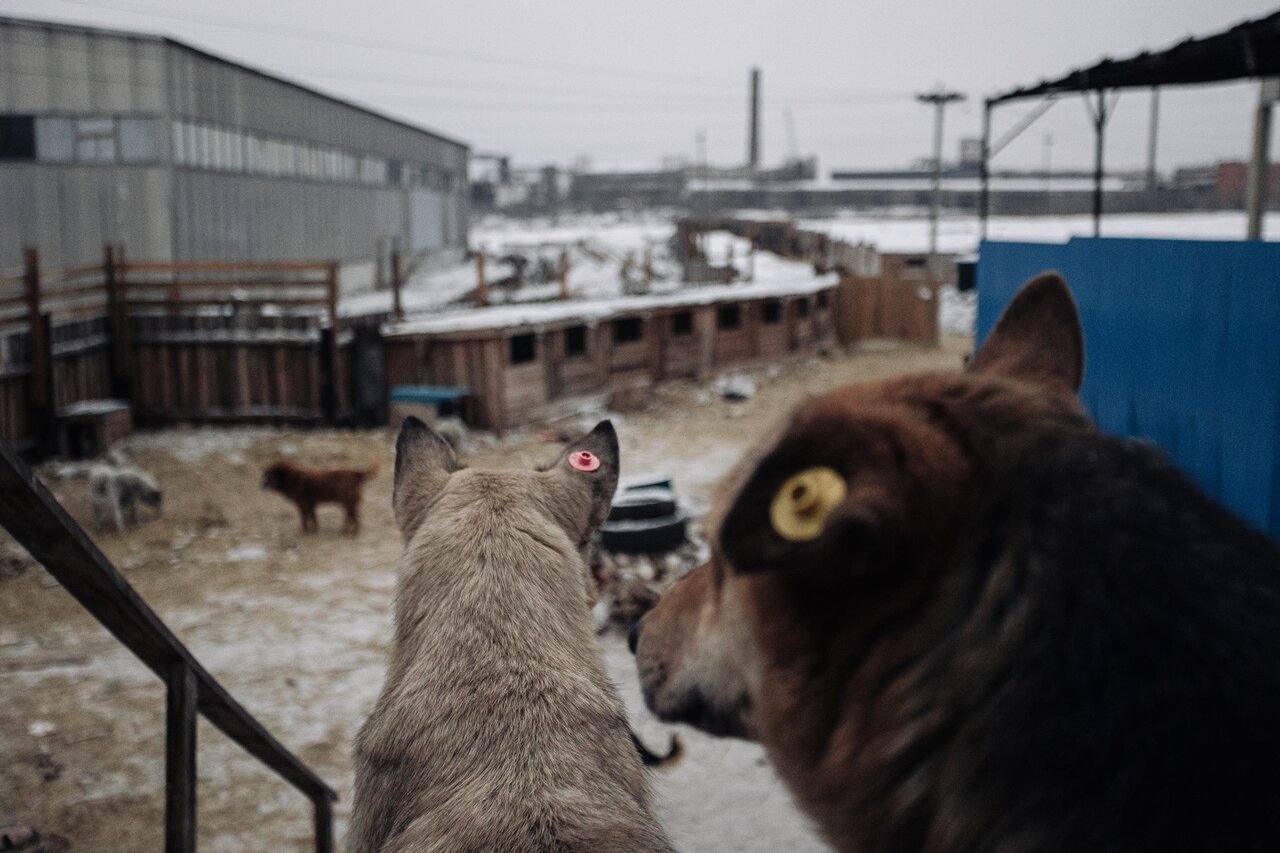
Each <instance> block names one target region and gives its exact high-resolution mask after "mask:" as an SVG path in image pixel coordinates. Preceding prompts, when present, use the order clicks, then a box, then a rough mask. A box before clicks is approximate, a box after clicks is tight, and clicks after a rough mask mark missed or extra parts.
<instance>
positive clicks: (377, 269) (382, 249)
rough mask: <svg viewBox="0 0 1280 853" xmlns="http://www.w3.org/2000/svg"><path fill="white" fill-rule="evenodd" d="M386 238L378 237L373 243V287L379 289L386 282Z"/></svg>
mask: <svg viewBox="0 0 1280 853" xmlns="http://www.w3.org/2000/svg"><path fill="white" fill-rule="evenodd" d="M386 255H387V238H386V237H379V238H378V239H377V240H375V241H374V244H373V289H374V290H381V289H382V286H383V285H384V284H386V282H387V276H386V263H387V257H386Z"/></svg>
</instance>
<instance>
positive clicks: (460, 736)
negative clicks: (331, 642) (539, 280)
mask: <svg viewBox="0 0 1280 853" xmlns="http://www.w3.org/2000/svg"><path fill="white" fill-rule="evenodd" d="M583 454H588V455H585V456H584V455H583ZM617 482H618V440H617V436H616V435H615V434H614V431H613V427H612V426H611V425H610V424H609V422H608V421H606V422H604V423H601V424H600V425H599V426H597V427H596V428H595V430H593V431H592V432H591V433H590V434H589V435H587V436H586V437H585V438H583V439H581V440H580V441H578V442H577V443H576V444H573V445H570V446H569V447H568V448H567V449H566V450H565V451H564V453H563V454H562V455H561V456H560V458H559V460H558V461H557V462H556V463H555V464H553V465H551V466H550V467H549V468H547V469H545V470H540V471H511V470H503V471H479V470H467V469H461V470H460V469H459V467H458V464H457V462H456V461H455V459H454V454H453V450H452V449H451V448H450V446H449V444H448V443H447V442H446V441H445V440H444V439H443V438H441V437H440V436H438V435H436V434H435V433H434V432H432V431H431V429H430V428H429V427H427V426H426V425H425V424H423V423H422V422H421V421H419V420H418V419H417V418H408V419H406V420H405V423H404V426H403V427H402V428H401V431H400V438H399V440H398V441H397V443H396V468H395V486H394V491H393V497H392V505H393V507H394V510H395V517H396V523H397V525H398V526H399V528H400V531H401V534H402V536H403V538H404V543H405V550H404V555H403V557H402V558H401V562H400V577H399V585H398V588H397V592H396V600H395V634H394V639H393V643H392V648H391V656H390V662H389V665H388V668H387V677H386V682H385V684H384V685H383V688H382V693H381V695H380V696H379V697H378V701H377V704H376V706H375V707H374V709H373V712H372V713H371V714H370V715H369V719H368V721H367V722H366V723H365V724H364V726H363V727H362V728H361V730H360V733H359V734H358V735H357V737H356V744H355V777H356V778H355V794H354V799H353V801H352V812H351V829H350V832H349V833H348V838H347V848H348V850H350V851H352V853H371V851H405V853H407V851H439V853H455V851H457V853H462V852H463V851H475V853H480V851H504V853H543V851H561V853H574V851H583V853H585V851H614V850H616V851H633V853H645V851H670V850H671V845H670V843H669V842H668V841H667V839H666V837H665V836H664V834H663V832H662V829H661V827H660V826H659V825H658V823H657V821H656V820H655V819H654V817H653V815H652V813H651V812H650V808H649V804H650V794H649V786H648V780H647V779H646V777H645V770H644V767H643V765H642V764H641V760H640V756H639V755H638V754H637V746H638V744H634V745H633V742H632V738H631V734H630V729H629V727H628V724H627V718H626V713H625V710H624V708H623V705H622V701H621V700H620V699H619V697H618V694H617V691H616V690H615V689H614V686H613V684H612V683H611V682H610V681H609V678H608V676H607V675H606V673H605V668H604V661H603V660H602V657H601V652H600V647H599V644H598V643H597V642H596V637H595V628H594V626H593V624H592V620H591V613H590V605H589V604H588V599H589V588H588V587H589V584H591V583H592V581H591V578H590V575H589V573H588V571H587V566H586V550H587V548H588V547H589V544H590V542H591V538H592V536H593V534H594V533H595V531H596V529H597V528H598V527H599V526H600V523H601V522H602V521H603V520H604V518H605V516H606V515H607V514H608V512H609V506H610V503H611V501H612V499H613V492H614V489H615V487H616V486H617Z"/></svg>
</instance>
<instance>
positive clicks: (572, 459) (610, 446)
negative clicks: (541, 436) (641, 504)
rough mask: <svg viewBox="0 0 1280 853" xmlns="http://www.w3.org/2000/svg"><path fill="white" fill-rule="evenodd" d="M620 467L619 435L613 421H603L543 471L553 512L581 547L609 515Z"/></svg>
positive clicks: (566, 449)
mask: <svg viewBox="0 0 1280 853" xmlns="http://www.w3.org/2000/svg"><path fill="white" fill-rule="evenodd" d="M618 468H619V460H618V434H617V433H616V432H615V431H614V429H613V424H612V423H611V422H610V421H601V422H600V423H598V424H597V425H596V427H595V429H593V430H591V432H589V433H587V434H586V435H585V436H583V437H582V438H580V439H578V440H577V441H575V442H574V443H573V444H570V445H569V446H568V447H566V448H565V450H564V452H563V453H561V454H560V458H559V459H557V460H556V461H555V463H554V464H553V465H551V466H550V467H549V468H547V469H546V470H545V471H544V472H543V475H544V476H545V477H546V478H547V482H548V483H549V487H550V493H549V495H548V498H547V499H548V504H549V506H550V509H551V513H552V515H554V516H555V519H556V521H557V522H559V524H560V526H561V527H562V528H564V530H565V532H566V533H568V534H569V537H570V538H571V539H573V541H574V542H576V543H578V545H579V546H582V545H585V544H586V542H587V540H588V539H590V538H591V535H592V534H593V533H595V532H596V530H597V529H598V528H599V527H600V525H601V523H603V522H604V520H605V518H606V517H607V516H608V515H609V507H610V506H611V505H612V504H613V493H614V491H615V490H616V489H617V488H618Z"/></svg>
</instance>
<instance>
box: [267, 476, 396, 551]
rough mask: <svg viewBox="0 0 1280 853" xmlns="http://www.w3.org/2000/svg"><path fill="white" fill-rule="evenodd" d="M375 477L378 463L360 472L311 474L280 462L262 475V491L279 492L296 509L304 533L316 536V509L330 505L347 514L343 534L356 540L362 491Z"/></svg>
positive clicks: (318, 526) (318, 525)
mask: <svg viewBox="0 0 1280 853" xmlns="http://www.w3.org/2000/svg"><path fill="white" fill-rule="evenodd" d="M377 473H378V463H377V462H374V463H372V464H371V465H370V466H369V467H368V468H366V469H364V470H363V471H359V470H355V469H352V468H328V469H323V470H314V469H310V468H300V467H298V466H297V465H294V464H293V463H291V462H285V461H283V460H281V461H279V462H276V463H275V464H274V465H272V466H271V467H269V468H267V470H266V471H264V472H263V473H262V488H264V489H271V490H272V491H276V492H279V493H280V494H282V495H284V496H285V497H286V498H288V499H289V500H291V501H293V502H294V504H296V505H297V507H298V515H300V516H301V517H302V532H303V533H315V532H317V531H318V530H319V529H320V524H319V522H318V521H317V520H316V507H317V506H318V505H319V504H326V503H330V504H338V505H340V506H341V507H342V508H343V509H344V510H346V513H347V517H346V519H345V520H344V521H343V524H342V530H343V532H344V533H348V534H350V535H352V536H355V535H356V534H357V533H359V532H360V493H361V490H362V488H363V486H364V484H365V482H367V481H368V480H371V479H373V476H374V475H375V474H377Z"/></svg>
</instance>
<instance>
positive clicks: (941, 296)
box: [938, 284, 978, 335]
mask: <svg viewBox="0 0 1280 853" xmlns="http://www.w3.org/2000/svg"><path fill="white" fill-rule="evenodd" d="M977 324H978V291H976V290H969V291H965V292H964V293H961V292H960V291H958V290H956V289H955V288H954V287H952V286H951V285H949V284H944V285H943V286H942V287H940V288H938V326H939V327H940V328H941V329H942V331H944V332H952V333H955V334H961V335H972V334H974V332H975V331H976V330H977Z"/></svg>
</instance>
